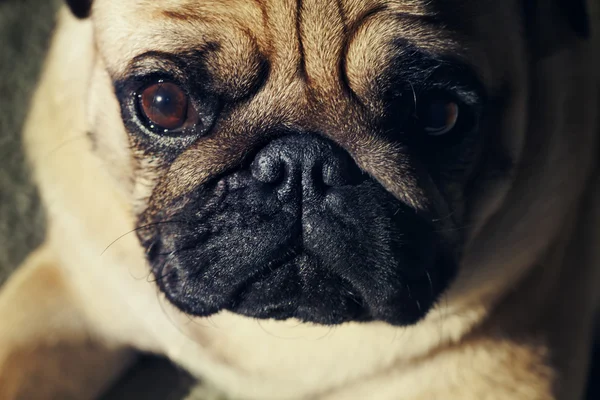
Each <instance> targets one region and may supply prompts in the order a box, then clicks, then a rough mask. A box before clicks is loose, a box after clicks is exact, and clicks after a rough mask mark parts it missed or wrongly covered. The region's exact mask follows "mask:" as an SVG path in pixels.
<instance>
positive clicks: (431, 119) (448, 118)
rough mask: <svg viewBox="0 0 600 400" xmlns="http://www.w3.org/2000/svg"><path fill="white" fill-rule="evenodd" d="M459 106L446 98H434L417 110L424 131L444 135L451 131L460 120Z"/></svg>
mask: <svg viewBox="0 0 600 400" xmlns="http://www.w3.org/2000/svg"><path fill="white" fill-rule="evenodd" d="M459 111H460V109H459V106H458V104H457V103H456V102H453V101H449V100H445V99H433V100H430V101H428V102H426V104H424V105H423V107H421V108H420V110H419V111H418V112H417V118H418V120H419V123H420V125H421V127H422V128H423V130H424V132H425V133H426V134H427V135H429V136H442V135H445V134H447V133H449V132H451V131H452V130H453V129H454V127H455V126H456V124H457V122H458V116H459Z"/></svg>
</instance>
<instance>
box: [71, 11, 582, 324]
mask: <svg viewBox="0 0 600 400" xmlns="http://www.w3.org/2000/svg"><path fill="white" fill-rule="evenodd" d="M524 3H525V4H521V3H520V2H516V1H515V2H482V1H451V2H448V1H421V0H410V1H408V0H407V1H404V0H398V1H368V0H340V1H337V2H333V1H331V2H326V1H320V0H319V1H317V0H303V1H280V0H277V1H268V0H265V1H250V0H236V1H234V2H231V1H227V2H225V1H221V0H206V1H195V0H170V1H166V2H153V1H134V2H132V1H112V0H96V1H95V2H93V4H92V2H91V1H78V0H72V1H70V2H69V4H70V6H71V7H72V9H73V11H74V13H75V14H76V15H78V16H80V17H85V16H87V15H88V14H90V11H91V18H92V19H93V25H94V33H95V35H94V37H95V41H96V43H95V45H96V48H97V49H98V50H97V58H96V61H95V70H94V73H93V76H92V83H91V90H90V107H89V109H90V126H91V128H90V131H91V137H92V140H93V141H94V145H95V147H96V150H97V152H98V154H100V155H101V156H102V157H104V158H105V159H106V161H107V166H108V168H110V169H112V171H113V173H114V175H115V176H116V177H117V178H118V179H119V181H120V182H121V183H122V186H123V188H124V189H125V190H126V192H127V193H128V196H129V198H130V199H131V206H132V212H134V213H135V215H136V218H137V219H138V226H137V233H138V236H139V238H140V242H141V244H142V246H143V247H144V248H145V250H146V254H147V258H148V261H149V264H150V266H151V268H152V271H153V273H154V275H155V276H156V278H157V279H156V281H157V283H158V285H159V287H160V289H161V290H162V291H163V292H164V294H165V295H166V297H167V298H168V299H169V300H170V301H171V302H172V303H173V304H174V305H176V306H177V307H178V308H179V309H181V310H182V311H184V312H186V313H188V314H190V315H195V316H208V315H211V314H213V313H217V312H219V311H221V310H230V311H233V312H235V313H239V314H242V315H246V316H249V317H256V318H274V319H288V318H297V319H300V320H302V321H305V322H314V323H319V324H338V323H342V322H347V321H371V320H378V321H385V322H388V323H390V324H394V325H407V324H412V323H415V322H417V321H418V320H419V319H421V318H422V317H423V316H425V315H426V314H427V312H428V311H429V310H430V309H431V308H432V307H433V305H434V304H435V303H436V301H437V300H438V299H439V297H440V295H441V294H442V293H444V292H445V291H447V290H448V288H449V287H450V286H451V283H452V282H453V280H454V279H455V277H456V276H457V274H459V275H460V274H462V275H465V274H471V275H472V274H473V273H475V272H477V271H476V269H477V268H484V269H486V273H488V274H490V275H491V274H492V273H493V272H498V271H500V269H501V268H502V266H501V265H498V266H495V267H494V266H492V265H490V263H489V262H488V261H486V260H479V261H480V262H477V263H476V262H469V261H466V260H469V259H472V258H473V254H477V249H481V247H480V244H479V242H478V240H479V241H480V242H481V241H482V240H483V243H485V246H484V248H485V250H483V253H484V254H485V255H490V253H493V251H494V246H496V247H497V248H498V249H499V251H504V250H505V249H506V248H513V247H514V246H515V243H518V240H519V237H518V235H517V237H516V238H515V237H511V238H510V239H506V238H505V237H499V236H495V237H492V239H490V237H489V235H488V236H486V235H487V234H488V233H489V232H490V229H492V228H490V227H489V226H488V225H489V222H490V220H492V218H493V217H494V216H497V215H498V214H499V213H500V214H501V215H506V213H507V212H512V211H506V210H507V209H510V210H513V209H514V206H515V204H514V203H515V201H516V199H515V197H514V193H522V188H523V186H522V185H523V179H522V178H519V174H520V172H519V170H518V168H517V166H518V165H521V163H522V160H523V159H524V157H530V156H531V150H532V148H531V146H532V143H533V144H535V143H537V145H538V150H539V157H538V159H536V160H535V163H534V167H535V168H533V169H532V171H537V169H536V168H538V167H542V166H543V165H544V164H545V163H546V162H548V161H549V160H550V159H551V157H553V156H554V155H555V154H554V153H553V152H554V150H555V145H556V144H559V142H560V140H559V141H558V142H556V143H555V141H556V140H557V135H560V137H561V138H562V137H563V134H562V133H556V130H555V129H554V127H552V129H551V132H550V133H549V134H548V135H547V136H546V137H543V136H542V135H539V134H534V133H531V132H532V131H531V129H530V127H527V123H528V121H529V120H531V119H532V117H531V114H527V99H528V96H530V95H531V94H530V93H529V89H530V86H531V82H530V81H531V79H532V78H531V76H530V71H531V66H532V63H534V62H535V58H536V57H538V56H537V55H534V52H533V51H532V49H533V48H535V49H540V53H541V50H543V52H544V54H551V53H553V52H554V51H556V50H557V49H559V48H560V47H561V46H564V45H566V44H568V43H571V42H572V41H573V40H575V35H576V33H577V32H578V33H579V34H580V35H585V34H586V33H587V28H586V25H585V12H584V10H585V8H584V6H583V2H580V1H574V2H573V1H572V2H568V3H567V2H562V3H564V4H562V3H561V2H560V1H552V2H547V3H548V5H547V6H541V5H535V4H533V5H532V3H531V2H524ZM561 10H568V11H569V13H568V15H569V18H566V19H564V18H562V15H561V14H560V11H561ZM549 15H550V16H549ZM540 16H541V17H540ZM552 20H555V21H560V22H561V24H562V25H556V24H551V23H550V22H549V21H552ZM524 21H530V22H531V23H530V24H529V25H527V27H528V28H526V27H525V26H526V24H525V23H524ZM563 21H566V22H565V23H563ZM569 24H571V25H573V26H575V27H576V28H578V29H576V30H573V29H571V28H570V26H569ZM545 26H550V27H553V28H555V30H556V31H558V32H560V33H561V35H560V38H561V41H558V40H557V41H554V42H553V43H552V46H544V47H543V48H542V47H541V46H539V44H542V43H543V44H545V42H544V39H546V38H547V36H546V34H545V33H544V32H545V30H546V29H545V28H544V27H545ZM557 26H560V27H561V28H560V29H559V28H557ZM527 29H529V30H531V31H532V33H525V31H526V30H527ZM538 117H539V116H538ZM548 119H550V117H548ZM555 122H556V121H554V123H555ZM551 123H552V122H551ZM538 130H539V131H542V130H543V129H542V127H539V128H538ZM536 132H537V131H536ZM547 132H548V131H547ZM561 140H562V139H561ZM550 143H552V145H551V146H550V145H549V144H550ZM546 147H549V148H550V147H551V148H552V151H549V152H546V150H545V149H546ZM563 167H564V166H563ZM567 171H569V169H568V168H567ZM536 173H537V174H540V176H542V175H544V174H546V173H548V172H545V173H543V174H542V172H539V171H538V172H536ZM561 174H562V173H561ZM561 176H562V175H561ZM533 177H534V178H535V177H537V175H535V174H534V176H533ZM518 184H520V185H521V186H519V185H518ZM547 184H548V183H547V181H546V180H544V179H540V180H539V181H537V182H533V183H532V182H530V185H532V189H533V190H532V191H533V192H534V195H533V196H530V198H529V197H527V196H524V197H523V199H522V202H523V203H522V204H520V206H521V207H524V208H525V209H526V208H527V207H531V206H532V205H535V204H537V203H538V201H539V199H540V197H542V196H544V193H545V192H544V190H542V188H545V187H546V185H547ZM515 187H517V188H518V190H517V191H515ZM548 190H551V191H554V190H553V189H548ZM511 196H512V197H511ZM559 197H560V196H559ZM564 198H565V199H568V195H567V196H564ZM507 199H509V200H507ZM566 201H567V200H565V202H566ZM558 203H560V204H555V205H553V206H552V207H560V206H561V204H563V203H561V202H560V201H559V202H558ZM507 204H509V205H510V206H511V207H507ZM563 205H564V204H563ZM501 210H502V212H500V211H501ZM553 210H554V211H555V208H552V209H551V210H546V211H545V212H552V211H553ZM510 218H511V221H512V222H514V221H515V218H518V214H515V215H512V214H511V216H510ZM521 223H523V226H525V228H524V232H525V233H527V234H530V233H531V229H532V226H533V225H535V224H540V217H539V216H537V217H536V216H533V217H532V216H529V217H528V219H527V220H521ZM556 223H557V224H558V222H556ZM542 225H543V223H542ZM538 226H539V225H538ZM549 227H550V225H549ZM552 227H554V224H553V225H552ZM492 230H493V231H497V230H495V229H492ZM505 233H506V232H505ZM525 233H523V234H525ZM552 234H553V233H552V232H551V230H548V231H547V232H542V233H541V234H539V236H538V238H537V239H536V241H534V242H535V243H534V242H530V243H529V244H528V245H529V246H530V247H535V246H537V247H540V246H541V245H542V244H543V243H546V242H547V241H548V239H549V237H550V236H551V235H552ZM482 237H484V238H485V239H482ZM538 242H539V245H538V244H537V243H538ZM520 246H523V245H520ZM537 247H536V248H537ZM520 248H522V247H520ZM473 249H475V250H473ZM517 253H518V252H517ZM508 258H509V257H508V256H506V257H505V259H508ZM475 259H477V257H475ZM498 273H500V274H501V272H498ZM465 276H466V275H465ZM461 288H462V289H461V290H463V291H464V290H466V291H469V290H473V288H472V287H471V288H470V289H469V288H466V286H464V285H463V286H462V287H461Z"/></svg>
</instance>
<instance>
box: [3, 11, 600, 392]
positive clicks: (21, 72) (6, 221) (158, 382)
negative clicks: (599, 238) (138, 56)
mask: <svg viewBox="0 0 600 400" xmlns="http://www.w3.org/2000/svg"><path fill="white" fill-rule="evenodd" d="M61 3H62V1H61V0H0V285H1V284H2V282H3V281H5V280H6V278H7V277H8V275H9V274H10V273H11V271H12V270H13V269H14V268H15V267H16V266H18V265H19V264H20V263H21V261H22V260H23V259H24V258H25V256H26V255H27V254H28V253H29V252H30V251H31V250H32V249H34V248H35V247H36V246H38V245H39V244H40V243H41V241H42V239H43V236H44V213H43V210H42V208H41V207H40V201H39V198H38V195H37V191H36V189H35V186H34V185H33V184H32V182H31V181H30V179H29V175H28V171H27V165H26V162H25V159H24V155H23V151H22V148H21V145H22V143H21V139H20V131H21V128H22V126H23V122H24V120H25V116H26V112H27V108H28V107H27V106H28V103H29V99H30V97H31V95H32V92H33V90H34V87H35V84H36V81H37V77H38V74H39V73H40V70H41V67H42V62H43V59H44V54H45V52H46V49H47V45H48V42H49V40H50V37H51V33H52V28H53V25H54V15H55V13H56V10H57V9H58V7H59V6H60V5H61ZM595 359H596V360H600V352H598V351H596V357H595ZM595 364H596V365H595V366H594V367H593V369H592V373H591V374H590V376H591V377H592V378H591V379H590V384H591V385H590V391H589V395H588V399H589V400H592V399H594V400H600V384H599V382H598V380H599V379H600V368H599V366H600V363H598V362H596V363H595ZM121 399H123V400H125V399H128V400H135V399H144V400H153V399H156V400H159V399H160V400H180V399H186V400H192V399H203V400H204V399H206V400H209V399H208V398H207V397H205V396H204V395H203V394H202V389H201V388H200V387H199V386H198V385H197V384H196V383H195V382H194V380H193V379H192V378H191V377H190V376H189V375H187V374H186V373H185V372H183V371H181V370H180V369H178V368H176V367H174V366H172V365H171V364H169V363H168V362H167V361H165V360H162V359H158V358H154V357H150V356H145V357H142V359H141V360H140V362H139V363H138V365H137V366H136V367H135V368H134V369H133V370H132V371H131V372H130V373H129V374H128V375H127V376H125V377H124V378H123V379H122V380H121V382H119V383H118V384H117V386H116V387H115V388H114V389H113V390H112V391H111V392H110V393H107V394H106V396H104V397H103V400H121ZM574 400H575V399H574Z"/></svg>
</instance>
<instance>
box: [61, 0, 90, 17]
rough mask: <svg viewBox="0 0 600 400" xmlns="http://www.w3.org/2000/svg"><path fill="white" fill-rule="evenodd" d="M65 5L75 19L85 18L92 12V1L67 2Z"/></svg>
mask: <svg viewBox="0 0 600 400" xmlns="http://www.w3.org/2000/svg"><path fill="white" fill-rule="evenodd" d="M67 5H68V6H69V8H70V9H71V12H72V13H73V14H74V15H75V16H76V17H77V18H87V17H89V15H90V12H91V11H92V0H67Z"/></svg>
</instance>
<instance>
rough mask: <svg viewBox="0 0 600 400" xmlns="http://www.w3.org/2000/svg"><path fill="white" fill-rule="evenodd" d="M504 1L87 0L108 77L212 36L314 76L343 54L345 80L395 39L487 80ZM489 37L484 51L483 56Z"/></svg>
mask: <svg viewBox="0 0 600 400" xmlns="http://www.w3.org/2000/svg"><path fill="white" fill-rule="evenodd" d="M499 3H500V4H499ZM508 3H510V2H490V1H464V0H462V1H460V0H444V1H431V0H336V1H333V0H332V1H323V0H162V1H156V0H97V1H96V2H95V3H94V12H93V18H94V25H95V28H96V40H97V43H98V46H99V48H100V51H101V52H102V54H103V56H104V60H105V63H106V64H107V67H108V68H109V70H110V72H112V73H113V74H115V75H119V74H121V73H123V72H124V71H125V70H126V68H127V65H128V63H129V62H130V61H131V60H132V59H133V58H134V57H136V56H138V55H140V54H143V53H145V52H148V51H162V52H169V53H177V52H180V51H187V50H190V49H202V48H203V47H205V46H208V45H210V44H211V43H212V44H215V43H216V44H218V45H219V49H220V51H221V52H223V53H224V54H223V58H224V59H235V58H236V57H237V58H240V57H241V58H244V57H249V55H250V54H251V53H255V52H260V53H261V54H263V55H265V57H267V58H268V59H269V62H270V63H272V64H274V65H275V66H279V67H280V68H281V69H282V70H285V69H286V68H287V69H288V70H292V69H294V68H295V64H297V63H299V62H301V63H306V64H307V66H308V68H309V69H310V68H312V67H313V66H318V67H314V68H315V70H314V71H312V72H314V74H316V75H317V74H325V75H326V74H328V73H332V74H333V73H335V68H336V65H337V64H338V61H339V60H340V58H342V57H343V58H345V59H346V60H345V61H346V62H347V66H348V73H349V75H350V78H351V77H352V76H351V75H352V73H353V72H354V73H355V74H356V75H369V74H370V73H371V72H376V71H378V70H381V68H383V67H384V66H385V64H386V63H387V62H388V60H387V57H388V55H389V54H391V53H392V52H391V51H390V47H391V46H393V45H394V43H396V42H397V41H398V40H399V39H401V40H403V41H404V42H406V43H410V44H412V45H414V46H416V47H419V48H421V49H424V50H426V51H431V52H433V53H436V54H440V55H444V54H450V55H452V56H453V57H462V58H465V59H466V60H467V61H468V62H469V63H470V64H472V65H473V66H474V68H475V69H476V70H477V71H478V72H479V73H480V75H481V77H482V79H483V80H484V83H485V81H494V80H497V79H498V77H497V76H493V75H499V74H500V75H501V74H502V72H498V69H500V67H501V66H502V65H503V64H506V63H507V60H509V59H511V58H514V49H512V47H514V44H513V42H515V41H516V39H517V38H518V36H519V34H518V31H519V27H518V25H517V20H518V18H507V17H510V14H511V12H513V10H512V9H511V8H510V7H508V6H507V5H506V4H508ZM513 17H514V15H513ZM499 25H502V29H497V28H498V26H499ZM511 25H515V26H514V27H511ZM490 43H494V45H493V46H494V51H493V52H491V57H488V56H490V54H486V48H489V46H490ZM503 48H504V50H503ZM226 53H229V54H226ZM494 57H496V60H494V59H493V58H494ZM507 57H508V58H507ZM319 68H321V69H322V70H321V71H319ZM494 69H495V70H496V71H494ZM318 78H321V77H318Z"/></svg>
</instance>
